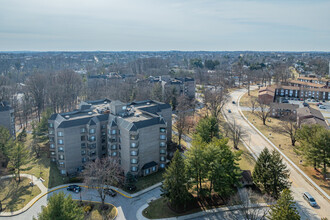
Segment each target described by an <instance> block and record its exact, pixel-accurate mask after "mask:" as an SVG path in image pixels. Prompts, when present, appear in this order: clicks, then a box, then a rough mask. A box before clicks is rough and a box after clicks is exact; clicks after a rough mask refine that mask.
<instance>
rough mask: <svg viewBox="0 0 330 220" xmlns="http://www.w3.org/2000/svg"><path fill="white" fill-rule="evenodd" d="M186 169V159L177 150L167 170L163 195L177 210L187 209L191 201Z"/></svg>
mask: <svg viewBox="0 0 330 220" xmlns="http://www.w3.org/2000/svg"><path fill="white" fill-rule="evenodd" d="M184 167H185V165H184V159H183V157H182V156H181V154H180V152H179V151H178V150H177V151H176V152H175V153H174V157H173V159H172V161H171V164H170V166H169V167H168V168H167V169H166V170H165V173H164V175H163V177H164V182H163V185H162V191H163V194H162V195H163V196H164V197H165V198H167V199H168V201H169V202H170V203H171V205H172V206H173V207H175V208H176V209H178V208H180V206H181V207H182V206H183V207H184V208H185V206H186V203H187V200H188V199H189V192H188V188H187V182H188V179H187V177H186V174H185V169H184Z"/></svg>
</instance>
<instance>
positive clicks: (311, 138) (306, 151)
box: [297, 125, 330, 179]
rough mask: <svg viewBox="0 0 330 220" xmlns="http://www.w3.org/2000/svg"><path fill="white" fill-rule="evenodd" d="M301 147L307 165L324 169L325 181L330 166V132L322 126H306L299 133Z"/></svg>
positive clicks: (299, 148)
mask: <svg viewBox="0 0 330 220" xmlns="http://www.w3.org/2000/svg"><path fill="white" fill-rule="evenodd" d="M297 136H298V140H299V143H300V145H299V147H298V150H299V151H300V153H301V154H302V155H303V157H304V158H305V160H306V163H307V164H310V165H313V166H314V168H315V169H316V168H319V167H322V173H323V177H324V179H325V178H326V174H327V172H326V170H327V166H329V164H330V144H329V143H330V131H329V130H327V129H325V128H323V127H322V126H320V125H304V126H302V128H301V129H299V130H298V132H297Z"/></svg>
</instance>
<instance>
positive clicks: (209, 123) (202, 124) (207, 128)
mask: <svg viewBox="0 0 330 220" xmlns="http://www.w3.org/2000/svg"><path fill="white" fill-rule="evenodd" d="M214 137H215V138H219V126H218V122H217V119H216V118H215V117H213V116H210V117H205V118H203V119H201V120H199V122H198V124H197V126H196V134H195V138H196V139H200V140H201V141H203V142H205V143H210V142H211V141H212V139H213V138H214Z"/></svg>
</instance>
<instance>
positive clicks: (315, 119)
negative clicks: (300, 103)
mask: <svg viewBox="0 0 330 220" xmlns="http://www.w3.org/2000/svg"><path fill="white" fill-rule="evenodd" d="M297 123H298V125H299V127H300V126H301V125H303V124H319V125H321V126H323V127H325V128H327V129H329V126H328V125H327V123H326V121H325V119H324V117H323V115H322V113H321V112H320V111H319V110H317V109H314V108H310V107H304V108H298V109H297Z"/></svg>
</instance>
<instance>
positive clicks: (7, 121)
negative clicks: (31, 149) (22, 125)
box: [0, 101, 16, 138]
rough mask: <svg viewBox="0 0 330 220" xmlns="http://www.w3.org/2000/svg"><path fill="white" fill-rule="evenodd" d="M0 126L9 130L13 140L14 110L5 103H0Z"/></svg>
mask: <svg viewBox="0 0 330 220" xmlns="http://www.w3.org/2000/svg"><path fill="white" fill-rule="evenodd" d="M0 126H3V127H5V128H7V129H8V130H9V133H10V135H11V136H12V137H14V138H15V136H16V132H15V115H14V109H13V108H12V107H11V106H10V105H9V103H7V102H4V101H3V102H0Z"/></svg>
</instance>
